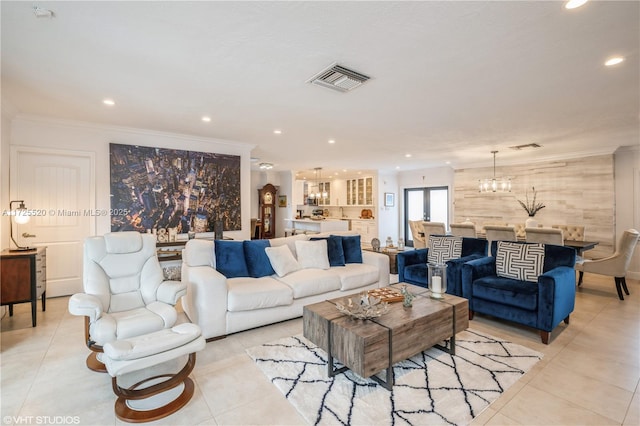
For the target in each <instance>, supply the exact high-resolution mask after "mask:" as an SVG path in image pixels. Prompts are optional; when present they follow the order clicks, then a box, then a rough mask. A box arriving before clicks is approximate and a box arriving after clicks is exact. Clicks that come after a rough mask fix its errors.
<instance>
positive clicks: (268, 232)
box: [258, 183, 277, 238]
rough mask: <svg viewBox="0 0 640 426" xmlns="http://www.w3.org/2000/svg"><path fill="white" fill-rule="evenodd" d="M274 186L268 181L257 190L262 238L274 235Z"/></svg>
mask: <svg viewBox="0 0 640 426" xmlns="http://www.w3.org/2000/svg"><path fill="white" fill-rule="evenodd" d="M276 191H277V190H276V187H275V186H273V185H271V184H270V183H268V184H266V185H265V186H263V187H262V189H259V190H258V200H259V201H258V202H259V205H260V219H262V238H274V237H275V236H276Z"/></svg>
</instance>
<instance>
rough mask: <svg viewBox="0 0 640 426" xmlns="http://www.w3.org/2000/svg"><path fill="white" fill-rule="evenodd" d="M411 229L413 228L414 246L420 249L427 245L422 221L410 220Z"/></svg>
mask: <svg viewBox="0 0 640 426" xmlns="http://www.w3.org/2000/svg"><path fill="white" fill-rule="evenodd" d="M409 229H410V230H411V239H412V240H413V248H415V249H420V248H425V247H426V246H427V242H426V239H425V237H424V234H423V233H422V221H421V220H410V221H409Z"/></svg>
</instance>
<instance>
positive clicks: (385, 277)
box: [362, 250, 389, 287]
mask: <svg viewBox="0 0 640 426" xmlns="http://www.w3.org/2000/svg"><path fill="white" fill-rule="evenodd" d="M362 263H364V264H367V265H372V266H375V267H376V268H378V273H379V275H378V287H386V286H388V285H389V257H388V256H387V255H386V254H382V253H375V252H372V251H367V250H362Z"/></svg>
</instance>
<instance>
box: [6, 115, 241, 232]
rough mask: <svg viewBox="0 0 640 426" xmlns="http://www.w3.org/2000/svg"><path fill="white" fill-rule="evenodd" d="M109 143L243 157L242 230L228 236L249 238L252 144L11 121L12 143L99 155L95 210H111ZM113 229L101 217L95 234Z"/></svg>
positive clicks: (25, 118) (27, 118)
mask: <svg viewBox="0 0 640 426" xmlns="http://www.w3.org/2000/svg"><path fill="white" fill-rule="evenodd" d="M3 124H4V123H3ZM3 139H4V131H3ZM109 143H119V144H126V145H141V146H151V147H159V148H172V149H186V150H191V151H202V152H213V153H221V154H230V155H239V156H240V157H241V158H240V166H241V176H240V179H241V203H242V204H241V205H242V230H241V231H229V232H226V233H225V235H228V236H230V237H232V238H238V239H242V238H248V237H249V235H250V231H249V228H250V218H251V211H250V208H249V205H250V193H249V190H250V180H251V176H250V152H251V149H252V148H253V146H252V145H249V144H244V143H237V142H231V141H225V140H219V139H212V138H202V137H196V136H188V135H179V134H171V133H164V132H156V131H153V130H144V129H133V128H124V127H116V126H105V125H100V124H96V123H84V122H73V121H65V120H53V119H48V118H43V117H31V116H18V117H16V118H15V119H14V120H13V121H12V122H11V145H20V146H31V147H43V148H55V149H57V150H73V151H87V152H93V153H94V154H95V158H96V169H95V180H96V188H95V195H96V197H95V199H96V205H95V206H93V207H94V208H95V209H109V207H110V196H109V193H110V185H109ZM3 150H4V140H3ZM7 161H8V160H7ZM4 165H5V163H4V156H3V168H2V169H3V171H2V173H3V177H4V173H5V167H4ZM6 169H10V165H9V167H6ZM3 188H4V178H3ZM110 230H111V223H110V218H109V217H99V218H98V220H97V223H96V229H95V234H96V235H101V234H104V233H106V232H109V231H110ZM3 243H4V241H3Z"/></svg>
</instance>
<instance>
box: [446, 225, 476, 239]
mask: <svg viewBox="0 0 640 426" xmlns="http://www.w3.org/2000/svg"><path fill="white" fill-rule="evenodd" d="M449 226H450V227H451V235H454V236H456V237H470V238H476V237H477V235H476V225H475V224H473V223H452V224H451V225H449Z"/></svg>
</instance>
